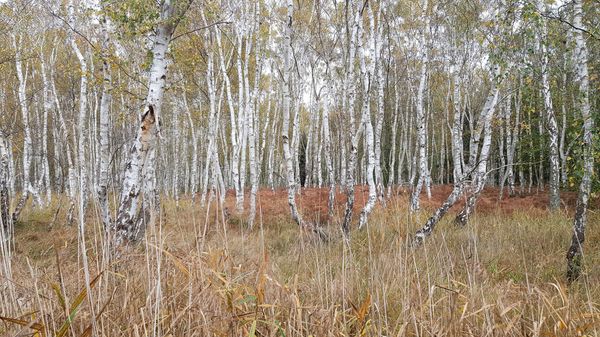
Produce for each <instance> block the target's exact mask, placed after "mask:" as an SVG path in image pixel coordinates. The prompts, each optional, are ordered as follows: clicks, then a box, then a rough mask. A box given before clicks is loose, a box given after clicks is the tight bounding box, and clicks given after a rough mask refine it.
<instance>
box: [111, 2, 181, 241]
mask: <svg viewBox="0 0 600 337" xmlns="http://www.w3.org/2000/svg"><path fill="white" fill-rule="evenodd" d="M160 12H161V13H160V14H161V15H160V16H161V19H162V20H161V23H159V24H158V26H157V28H156V36H155V40H154V46H153V47H152V55H153V59H152V66H151V68H150V73H149V83H148V95H147V97H146V104H145V108H144V113H143V114H142V115H141V118H140V127H139V129H138V131H137V137H136V140H135V142H134V144H133V146H132V148H131V151H130V157H129V159H128V161H127V163H126V165H125V172H124V181H123V189H122V191H121V198H120V203H119V210H118V212H117V217H116V220H115V223H114V224H113V229H114V231H115V242H116V243H117V244H123V243H126V242H128V241H136V240H137V239H139V238H140V237H142V236H143V234H144V232H145V229H146V227H147V225H148V224H150V223H153V222H154V216H155V215H156V214H155V210H156V209H157V208H158V207H159V205H158V199H157V197H156V190H155V188H156V184H155V179H156V177H155V175H154V166H155V161H154V159H155V147H156V138H157V134H158V132H159V131H158V127H157V124H159V123H158V120H159V119H160V107H161V105H162V101H163V93H164V89H165V82H166V76H167V64H168V63H167V58H166V53H167V49H168V47H169V43H170V41H171V36H172V34H173V31H174V30H175V23H174V22H173V12H174V7H173V6H172V4H171V1H170V0H165V1H164V2H163V3H162V6H161V9H160ZM181 15H183V14H181ZM142 188H143V192H144V195H143V200H142V202H143V205H142V207H141V209H140V207H139V206H140V205H139V204H140V202H139V200H140V197H141V193H140V192H141V191H142Z"/></svg>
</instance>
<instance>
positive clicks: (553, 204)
mask: <svg viewBox="0 0 600 337" xmlns="http://www.w3.org/2000/svg"><path fill="white" fill-rule="evenodd" d="M541 44H542V67H541V68H542V69H541V71H542V96H543V98H544V111H545V115H546V121H547V126H546V128H547V130H548V136H549V138H550V144H549V150H550V153H549V154H550V155H549V160H550V200H549V207H550V210H556V209H558V208H559V207H560V194H559V193H560V192H559V188H560V157H559V152H558V140H559V139H558V137H559V135H558V124H557V122H556V116H555V114H554V107H553V106H552V94H551V92H550V79H549V76H550V74H549V72H550V67H549V66H548V63H549V59H548V50H547V44H548V28H547V26H546V20H545V19H543V20H542V42H541Z"/></svg>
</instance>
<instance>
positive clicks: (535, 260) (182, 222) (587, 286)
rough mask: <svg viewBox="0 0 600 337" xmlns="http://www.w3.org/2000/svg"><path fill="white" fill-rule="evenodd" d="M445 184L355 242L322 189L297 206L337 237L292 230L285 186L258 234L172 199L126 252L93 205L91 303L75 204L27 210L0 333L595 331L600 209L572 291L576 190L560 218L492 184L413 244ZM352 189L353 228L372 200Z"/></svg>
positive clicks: (265, 200)
mask: <svg viewBox="0 0 600 337" xmlns="http://www.w3.org/2000/svg"><path fill="white" fill-rule="evenodd" d="M450 190H451V186H436V187H434V188H433V190H432V198H431V200H428V199H427V197H426V196H425V195H423V197H422V210H421V211H419V212H416V213H410V212H409V211H408V207H407V205H408V196H409V193H410V192H409V190H407V189H402V188H400V189H397V190H395V191H394V193H393V196H392V198H391V199H389V200H388V201H387V205H386V207H382V206H381V205H377V207H376V208H375V210H374V212H373V214H372V216H371V217H370V220H369V225H368V226H367V227H366V229H364V230H360V231H359V230H357V229H355V228H353V230H352V233H351V239H350V241H348V242H346V241H345V240H343V239H342V236H341V233H340V230H339V226H338V224H337V223H338V221H339V218H340V216H341V214H342V212H343V207H344V205H343V203H344V201H345V197H344V196H343V195H342V194H338V195H337V198H336V212H335V213H336V214H335V215H334V217H333V219H327V189H313V188H310V189H303V190H302V193H301V195H300V196H299V198H298V204H299V209H300V211H301V212H302V214H303V216H304V217H305V218H306V219H307V220H309V221H314V222H317V223H319V224H320V225H321V226H323V227H324V228H325V229H326V230H327V231H328V232H329V234H330V241H329V242H322V241H320V240H319V239H317V238H316V237H315V236H314V235H312V234H311V233H308V232H305V231H303V230H301V229H299V228H298V226H296V225H295V224H293V223H292V222H291V221H290V217H289V208H288V206H287V192H286V190H284V189H278V190H275V191H271V190H269V189H264V190H261V191H260V193H259V196H258V204H259V207H258V211H257V221H256V224H255V226H254V228H253V229H248V228H247V227H246V225H245V216H244V215H243V214H242V215H240V214H235V212H234V211H233V210H234V209H235V206H234V205H235V197H234V196H233V194H231V193H228V195H227V198H226V203H225V206H226V208H227V211H226V212H225V211H224V210H221V209H219V208H218V207H217V204H216V203H212V204H211V205H210V206H209V207H201V206H199V202H198V200H196V201H195V203H193V202H192V200H191V198H190V197H186V198H182V199H181V200H180V201H179V202H178V203H177V202H175V201H173V200H171V199H168V198H165V199H164V201H163V213H162V214H161V217H160V221H161V223H162V226H160V227H158V226H152V227H150V228H149V229H148V233H147V235H146V239H145V240H144V242H142V243H141V244H139V245H134V246H129V247H127V248H125V249H118V250H117V251H116V252H114V251H112V250H111V249H110V248H107V247H108V245H106V240H105V238H104V235H103V230H102V225H101V223H100V220H99V217H98V212H97V209H96V208H95V206H94V205H91V206H90V207H89V209H88V214H87V215H86V220H87V221H86V228H87V229H86V242H85V244H86V253H87V255H88V260H89V267H88V269H89V273H90V275H91V279H92V282H91V285H90V289H91V293H90V294H91V296H87V291H86V287H85V273H84V268H83V263H82V257H81V255H82V254H81V251H82V249H81V245H82V240H81V238H80V237H79V235H78V230H77V226H76V225H73V226H66V225H64V217H65V215H64V213H65V208H66V205H65V204H66V201H65V200H66V199H65V198H63V200H62V202H61V201H59V200H58V199H57V200H55V201H54V202H53V203H52V205H51V207H48V208H47V209H37V210H35V209H31V208H30V207H28V208H27V209H26V211H25V212H24V213H23V215H22V221H21V222H19V223H18V224H17V225H16V229H15V242H16V245H15V251H14V256H13V257H12V259H11V262H12V268H11V270H12V275H8V276H7V274H6V272H5V270H6V267H4V269H3V270H4V272H3V273H0V316H2V317H5V318H4V319H2V322H0V336H13V335H18V333H19V332H21V333H28V334H29V335H31V334H33V333H35V332H36V331H43V333H38V336H43V335H44V334H45V335H46V336H61V337H62V336H90V335H91V333H92V330H93V331H95V332H96V333H97V335H98V336H158V335H160V336H305V337H308V336H315V337H318V336H340V337H341V336H565V337H566V336H595V337H598V336H600V267H599V266H600V213H599V210H600V200H597V199H596V200H594V201H593V205H592V209H591V210H590V213H589V219H588V224H589V226H588V228H587V236H586V242H585V246H584V251H585V253H586V255H585V258H584V271H583V275H582V276H581V278H580V279H579V280H578V281H577V282H575V283H574V284H571V285H567V284H566V283H565V278H564V274H565V269H566V266H565V265H566V260H565V253H566V249H567V247H568V245H569V242H570V236H571V226H572V216H573V209H574V205H575V200H576V193H574V192H563V193H562V195H561V197H562V200H563V207H562V209H561V210H560V211H557V212H554V213H551V212H549V211H548V210H547V208H546V204H547V199H548V196H547V194H546V193H545V192H539V193H538V192H533V193H527V194H524V195H521V196H515V197H511V198H509V197H508V196H506V195H505V197H504V199H502V200H500V201H498V190H497V189H486V190H485V192H484V194H483V196H482V198H481V199H480V201H479V203H478V206H477V209H476V214H475V215H474V216H473V218H472V221H471V222H470V223H469V225H468V226H466V227H465V228H457V227H455V226H454V225H453V224H452V220H453V214H454V213H456V212H457V210H458V209H459V206H455V207H454V208H453V209H452V210H451V212H450V214H448V215H447V216H446V218H445V219H444V220H442V222H441V223H440V224H439V225H438V227H437V228H436V231H435V232H434V233H433V235H432V236H431V238H430V239H429V240H428V241H426V243H425V245H424V246H422V247H420V248H417V249H414V248H412V247H410V245H409V244H408V242H409V240H410V238H412V235H413V234H414V232H415V230H416V229H417V228H418V227H419V226H421V225H422V224H423V223H424V221H426V219H427V217H428V216H429V215H430V214H431V212H432V211H433V210H434V209H435V207H437V206H438V205H439V204H440V203H441V202H442V201H443V200H444V198H445V197H446V196H447V195H448V194H449V193H450ZM355 193H356V200H357V202H356V208H355V211H356V212H355V219H356V217H357V215H358V212H359V211H360V208H361V207H362V205H363V204H364V201H365V200H366V197H367V194H368V191H367V188H366V187H357V189H356V191H355ZM246 202H247V198H246ZM61 204H62V205H61ZM56 214H58V216H57V217H56V221H55V222H53V219H54V218H55V215H56ZM225 214H230V215H225ZM328 220H331V221H328ZM6 261H7V260H6V259H3V265H6ZM3 275H4V276H3ZM98 275H99V276H98ZM96 276H98V277H97V278H95V277H96ZM6 317H8V318H9V319H7V318H6ZM68 317H70V318H68ZM92 317H96V318H97V319H96V320H94V319H92ZM11 319H12V320H11ZM15 319H17V320H15ZM92 322H94V323H95V324H92Z"/></svg>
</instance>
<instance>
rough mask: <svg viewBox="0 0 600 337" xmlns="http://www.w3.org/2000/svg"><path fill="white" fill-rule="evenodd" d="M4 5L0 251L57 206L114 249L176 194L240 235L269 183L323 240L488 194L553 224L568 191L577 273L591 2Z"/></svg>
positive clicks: (185, 0)
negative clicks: (535, 209) (231, 223)
mask: <svg viewBox="0 0 600 337" xmlns="http://www.w3.org/2000/svg"><path fill="white" fill-rule="evenodd" d="M25 4H26V2H24V1H20V0H19V1H17V0H15V1H7V2H3V3H2V4H0V7H1V9H2V12H1V14H2V18H3V20H4V21H3V26H2V27H1V28H2V35H0V38H1V39H2V40H3V41H4V45H5V46H6V48H4V49H3V50H2V54H1V55H0V56H1V58H0V62H1V63H0V67H2V69H3V74H4V76H3V77H2V79H0V99H1V100H2V102H1V104H0V109H2V115H1V116H0V123H1V124H0V218H1V220H2V226H1V228H2V230H3V232H2V233H3V234H2V235H3V236H2V237H1V238H0V239H2V240H8V241H10V237H11V231H12V228H13V226H16V225H18V223H19V219H20V217H21V214H23V211H24V210H26V211H27V210H30V209H36V208H44V207H50V206H51V205H59V204H60V206H56V207H60V209H59V210H58V211H57V214H58V213H59V212H63V211H64V212H65V214H67V216H66V218H67V220H66V221H65V225H67V226H68V225H70V224H71V222H72V219H77V220H78V224H79V226H80V227H81V228H80V231H81V232H82V233H84V232H85V231H86V230H87V226H90V224H89V223H88V220H89V217H90V216H91V214H92V213H94V212H97V213H98V214H99V216H100V222H101V223H102V227H103V228H104V230H105V232H106V234H107V236H106V237H107V238H108V239H109V240H112V241H113V243H114V246H115V247H118V246H127V245H134V244H135V242H138V241H140V240H142V239H143V238H144V237H145V230H146V228H155V227H156V226H161V223H162V216H163V215H162V214H163V210H164V209H165V207H168V206H163V205H162V204H163V202H166V203H167V205H169V202H170V200H171V199H172V200H174V201H175V203H176V207H177V208H178V209H179V207H184V205H186V201H187V200H188V198H189V200H191V202H192V205H193V207H198V208H200V209H203V210H206V214H212V213H210V212H221V215H222V218H225V217H226V216H227V217H230V218H231V219H235V221H236V223H239V224H240V228H242V229H243V230H247V231H254V230H256V227H257V224H258V223H261V221H262V220H261V219H262V217H261V215H262V210H263V208H265V207H267V208H268V206H269V202H270V200H269V199H268V197H266V196H268V195H269V194H267V192H269V191H270V193H277V191H283V190H285V194H286V200H287V206H288V208H287V209H286V214H288V215H289V218H290V219H291V220H292V221H293V222H295V223H296V224H297V225H298V226H299V227H300V228H302V229H308V231H309V232H312V233H316V234H317V236H319V237H321V238H323V239H328V238H330V237H335V235H337V234H338V233H340V232H341V235H342V236H343V237H344V238H345V240H351V238H350V235H351V233H352V232H353V231H354V230H356V231H359V230H364V229H365V228H368V226H377V221H376V220H373V219H378V218H377V217H376V216H375V217H374V216H373V214H377V212H378V211H379V210H388V209H390V201H392V200H402V205H403V207H406V208H407V210H409V212H410V214H414V216H415V217H414V218H413V215H409V217H410V224H409V225H410V226H411V227H410V229H409V230H410V232H411V233H414V235H413V243H414V244H415V246H418V245H422V244H424V243H425V242H426V241H427V238H428V237H430V236H431V235H434V229H435V228H436V226H437V225H438V224H443V221H442V219H443V217H444V216H445V215H446V214H452V216H453V217H454V218H455V223H456V224H459V225H461V226H465V225H467V224H468V223H469V220H470V219H472V218H473V215H474V214H477V204H478V201H479V200H480V199H481V198H482V196H483V195H486V191H488V190H493V191H495V193H496V195H498V200H499V202H500V200H510V199H511V198H516V197H518V196H519V195H521V196H525V195H531V194H540V193H541V194H543V193H548V196H549V197H548V203H547V205H548V208H549V209H551V210H553V211H557V212H559V211H561V210H562V209H566V206H565V205H566V204H565V200H566V199H565V197H564V195H563V194H564V193H567V195H568V193H570V192H577V194H578V199H577V207H576V210H575V215H574V220H573V236H572V242H571V245H570V247H569V249H568V256H567V258H568V273H569V279H572V280H574V279H576V278H577V277H578V275H579V274H580V269H581V259H582V257H583V248H584V246H583V242H584V233H585V228H586V221H587V214H588V209H589V208H590V207H591V206H590V205H591V202H590V200H592V199H593V198H594V196H596V195H597V192H598V186H599V185H598V178H597V175H595V174H594V172H595V170H597V169H598V146H597V145H598V142H597V136H596V135H597V129H596V126H595V125H596V124H597V123H598V113H597V111H598V107H597V102H598V97H599V96H598V90H597V88H598V85H597V84H598V69H600V65H599V64H598V59H599V58H598V57H597V56H598V53H599V51H600V45H599V43H598V31H597V27H598V19H597V17H596V16H595V15H596V14H597V13H598V8H597V4H595V3H588V2H585V1H581V0H576V1H572V2H565V3H564V4H563V5H557V4H553V3H550V2H547V1H538V0H531V1H474V2H471V3H467V2H465V1H455V2H452V1H451V2H441V1H437V0H421V1H397V2H393V1H379V2H377V1H371V0H367V1H358V0H349V1H345V2H339V1H338V2H336V1H308V2H297V1H292V0H286V1H270V2H269V1H250V0H243V1H225V0H223V1H208V2H194V1H191V0H162V1H158V2H139V1H130V0H126V1H123V2H118V3H111V2H104V1H91V2H77V1H69V2H67V3H64V2H61V1H54V0H51V1H32V5H31V6H25ZM12 17H21V18H22V20H18V22H17V21H10V20H9V18H12ZM4 22H6V23H4ZM9 22H13V23H14V24H8V23H9ZM437 185H448V187H449V189H448V191H450V192H449V193H448V194H447V195H443V196H442V198H441V200H443V201H442V202H441V204H436V202H435V200H440V199H436V198H433V197H432V194H435V193H434V192H435V191H436V188H437V187H438V186H437ZM423 190H424V192H425V193H422V192H423ZM314 191H323V193H322V194H318V195H319V197H318V199H319V201H318V202H319V203H321V204H322V209H325V210H326V211H324V212H323V213H319V214H312V213H310V211H308V209H309V208H308V206H307V205H308V204H309V203H310V202H312V201H310V198H311V197H310V195H311V194H310V193H312V192H314ZM432 191H433V192H432ZM314 193H317V192H314ZM319 193H320V192H319ZM315 195H316V194H315ZM321 195H322V196H321ZM425 195H426V196H427V199H425V198H424V196H425ZM323 196H324V197H323ZM228 197H232V198H235V203H234V205H229V204H228V200H229V199H227V198H228ZM214 201H218V203H217V204H214ZM63 203H64V205H63ZM214 205H216V209H217V210H216V211H215V209H214V208H212V207H215V206H214ZM96 206H97V207H96ZM53 207H54V206H53ZM288 211H289V212H288ZM355 213H358V214H355ZM419 214H423V215H425V217H423V218H422V219H426V220H425V221H424V223H416V222H415V219H417V218H419V219H421V218H420V217H418V215H419ZM355 215H356V216H355ZM55 218H56V217H55ZM413 225H414V226H413ZM441 226H443V225H441ZM444 230H452V229H447V228H446V229H444ZM2 247H4V246H2ZM7 247H8V246H7ZM3 249H4V248H3Z"/></svg>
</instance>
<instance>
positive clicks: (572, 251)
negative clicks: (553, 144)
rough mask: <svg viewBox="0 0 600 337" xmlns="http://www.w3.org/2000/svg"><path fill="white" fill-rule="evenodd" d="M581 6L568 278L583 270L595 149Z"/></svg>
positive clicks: (576, 8)
mask: <svg viewBox="0 0 600 337" xmlns="http://www.w3.org/2000/svg"><path fill="white" fill-rule="evenodd" d="M582 7H583V6H582V0H575V5H574V20H573V23H574V26H575V27H576V28H577V29H576V31H575V43H576V51H575V58H576V65H577V82H578V83H579V105H580V108H581V117H582V119H583V127H582V133H583V144H582V149H583V177H582V178H581V183H580V184H579V194H578V197H577V206H576V208H575V218H574V220H573V237H572V239H571V246H570V247H569V250H568V251H567V279H568V280H569V282H572V281H574V280H576V279H577V278H578V277H579V275H580V273H581V264H582V257H583V247H582V246H583V242H584V241H585V225H586V222H587V211H588V206H589V201H590V190H591V186H592V176H593V174H594V158H593V153H592V150H593V143H592V142H593V130H594V120H593V117H592V115H591V108H590V100H589V95H590V87H589V75H588V65H587V62H588V49H587V46H586V44H585V40H584V37H583V32H582V31H583V30H585V27H584V25H583V22H582V17H583V8H582Z"/></svg>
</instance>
